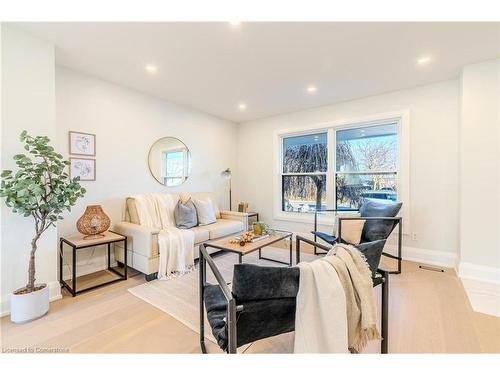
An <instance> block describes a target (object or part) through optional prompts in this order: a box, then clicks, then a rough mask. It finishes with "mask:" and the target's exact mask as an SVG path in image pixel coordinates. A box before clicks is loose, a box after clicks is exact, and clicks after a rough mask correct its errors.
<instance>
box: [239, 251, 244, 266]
mask: <svg viewBox="0 0 500 375" xmlns="http://www.w3.org/2000/svg"><path fill="white" fill-rule="evenodd" d="M238 263H239V264H241V263H243V255H242V254H241V253H239V254H238Z"/></svg>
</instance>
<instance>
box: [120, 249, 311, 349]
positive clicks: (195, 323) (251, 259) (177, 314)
mask: <svg viewBox="0 0 500 375" xmlns="http://www.w3.org/2000/svg"><path fill="white" fill-rule="evenodd" d="M289 254H290V253H289V251H288V249H281V248H276V247H266V248H264V249H262V256H264V257H266V258H272V259H277V260H281V261H283V262H288V261H289ZM300 257H301V261H311V260H314V259H317V257H316V256H314V255H312V254H305V253H301V255H300ZM213 259H214V262H215V264H216V265H217V267H218V268H219V271H220V273H221V274H222V276H223V277H224V280H226V281H227V282H228V283H229V282H231V280H232V278H233V266H234V264H236V263H238V255H237V254H234V253H221V254H215V255H214V256H213ZM293 259H294V261H295V252H294V254H293ZM243 263H252V264H259V265H266V266H276V267H286V266H285V265H282V264H279V263H275V262H270V261H267V260H264V259H259V256H258V252H257V251H256V252H254V253H251V254H248V255H245V256H243ZM207 282H209V283H212V284H216V283H217V282H216V280H215V277H214V275H213V274H212V272H211V271H210V267H208V266H207ZM198 283H199V274H198V270H196V271H194V272H191V273H189V274H187V275H184V276H181V277H178V278H175V279H171V280H153V281H151V282H148V283H144V284H142V285H138V286H136V287H133V288H130V289H128V291H129V292H130V293H132V294H133V295H134V296H136V297H138V298H140V299H142V300H143V301H145V302H147V303H149V304H151V305H153V306H155V307H156V308H158V309H160V310H162V311H164V312H166V313H167V314H169V315H171V316H173V317H174V318H175V319H177V320H178V321H180V322H181V323H182V324H184V325H186V326H187V327H189V328H190V329H192V330H193V331H195V332H197V333H199V332H200V330H199V325H200V313H199V297H198ZM205 338H207V339H208V340H210V341H212V342H214V343H215V342H216V341H215V339H214V337H213V336H212V333H211V330H210V326H209V324H208V322H207V320H206V314H205Z"/></svg>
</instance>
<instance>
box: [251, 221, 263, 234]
mask: <svg viewBox="0 0 500 375" xmlns="http://www.w3.org/2000/svg"><path fill="white" fill-rule="evenodd" d="M253 232H254V234H255V235H256V236H260V235H262V225H261V224H260V223H259V222H255V223H253Z"/></svg>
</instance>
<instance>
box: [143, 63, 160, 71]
mask: <svg viewBox="0 0 500 375" xmlns="http://www.w3.org/2000/svg"><path fill="white" fill-rule="evenodd" d="M144 69H146V71H147V72H148V73H156V72H157V71H158V67H156V66H155V65H152V64H148V65H146V66H145V68H144Z"/></svg>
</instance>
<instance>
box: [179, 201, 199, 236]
mask: <svg viewBox="0 0 500 375" xmlns="http://www.w3.org/2000/svg"><path fill="white" fill-rule="evenodd" d="M174 218H175V226H176V227H177V228H180V229H189V228H193V227H195V226H197V225H198V216H197V214H196V207H195V206H194V204H193V202H192V201H191V199H189V200H188V201H187V202H185V203H183V202H182V201H181V200H179V202H177V205H176V206H175V210H174Z"/></svg>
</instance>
